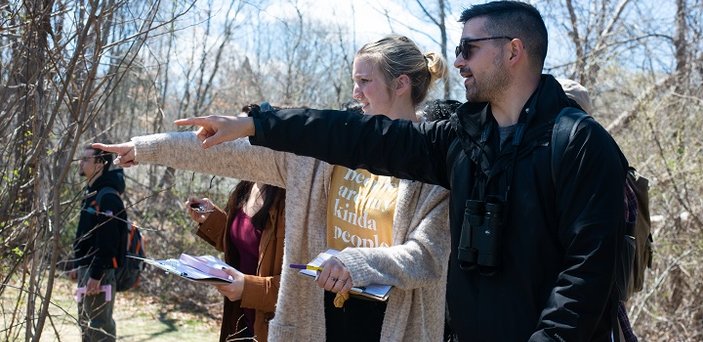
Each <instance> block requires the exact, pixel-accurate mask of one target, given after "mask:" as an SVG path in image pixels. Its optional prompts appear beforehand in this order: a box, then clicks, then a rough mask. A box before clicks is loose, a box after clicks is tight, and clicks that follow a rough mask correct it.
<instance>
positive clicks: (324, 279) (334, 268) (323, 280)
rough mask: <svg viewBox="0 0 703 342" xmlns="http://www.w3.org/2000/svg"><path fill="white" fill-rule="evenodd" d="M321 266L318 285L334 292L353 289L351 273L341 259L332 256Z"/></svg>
mask: <svg viewBox="0 0 703 342" xmlns="http://www.w3.org/2000/svg"><path fill="white" fill-rule="evenodd" d="M320 266H322V271H320V274H319V275H318V277H317V280H316V281H317V286H319V287H321V288H323V289H325V290H327V291H331V292H334V293H337V292H348V291H349V290H351V288H352V279H351V274H350V273H349V269H347V267H346V266H344V264H343V263H342V262H341V261H339V259H337V258H335V257H331V258H329V259H327V261H325V262H323V263H322V265H320Z"/></svg>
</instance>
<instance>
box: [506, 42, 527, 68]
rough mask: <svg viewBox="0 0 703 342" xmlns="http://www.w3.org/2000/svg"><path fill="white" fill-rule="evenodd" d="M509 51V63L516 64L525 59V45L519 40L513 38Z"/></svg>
mask: <svg viewBox="0 0 703 342" xmlns="http://www.w3.org/2000/svg"><path fill="white" fill-rule="evenodd" d="M509 49H510V51H509V53H510V55H509V58H508V62H509V63H512V64H514V63H517V62H518V61H519V60H521V59H525V58H526V57H527V55H526V51H525V44H523V43H522V40H521V39H520V38H513V40H511V41H510V46H509Z"/></svg>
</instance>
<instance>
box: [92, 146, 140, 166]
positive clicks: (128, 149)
mask: <svg viewBox="0 0 703 342" xmlns="http://www.w3.org/2000/svg"><path fill="white" fill-rule="evenodd" d="M90 146H92V147H93V148H97V149H101V150H103V151H107V152H111V153H116V154H117V158H115V160H114V161H113V162H112V163H113V164H115V165H120V166H122V167H130V166H132V165H137V162H136V161H134V157H135V155H134V143H133V142H126V143H121V144H109V145H108V144H101V143H93V144H91V145H90Z"/></svg>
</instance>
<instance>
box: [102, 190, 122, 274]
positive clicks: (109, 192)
mask: <svg viewBox="0 0 703 342" xmlns="http://www.w3.org/2000/svg"><path fill="white" fill-rule="evenodd" d="M109 194H113V195H115V196H117V197H119V198H120V199H122V197H120V193H119V192H118V191H117V190H116V189H115V188H113V187H111V186H106V187H104V188H101V189H100V191H98V194H97V195H96V196H95V202H94V203H95V215H100V214H103V215H105V216H107V215H106V214H105V213H103V211H102V210H101V209H100V203H101V202H102V199H103V197H105V195H109ZM112 214H114V213H112ZM127 229H129V227H127ZM119 265H120V263H118V261H117V258H116V257H113V258H112V268H117V267H118V266H119Z"/></svg>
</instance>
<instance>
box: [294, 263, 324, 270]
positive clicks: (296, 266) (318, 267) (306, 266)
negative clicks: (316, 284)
mask: <svg viewBox="0 0 703 342" xmlns="http://www.w3.org/2000/svg"><path fill="white" fill-rule="evenodd" d="M290 268H297V269H301V270H311V271H322V267H320V266H313V265H303V264H290Z"/></svg>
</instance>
